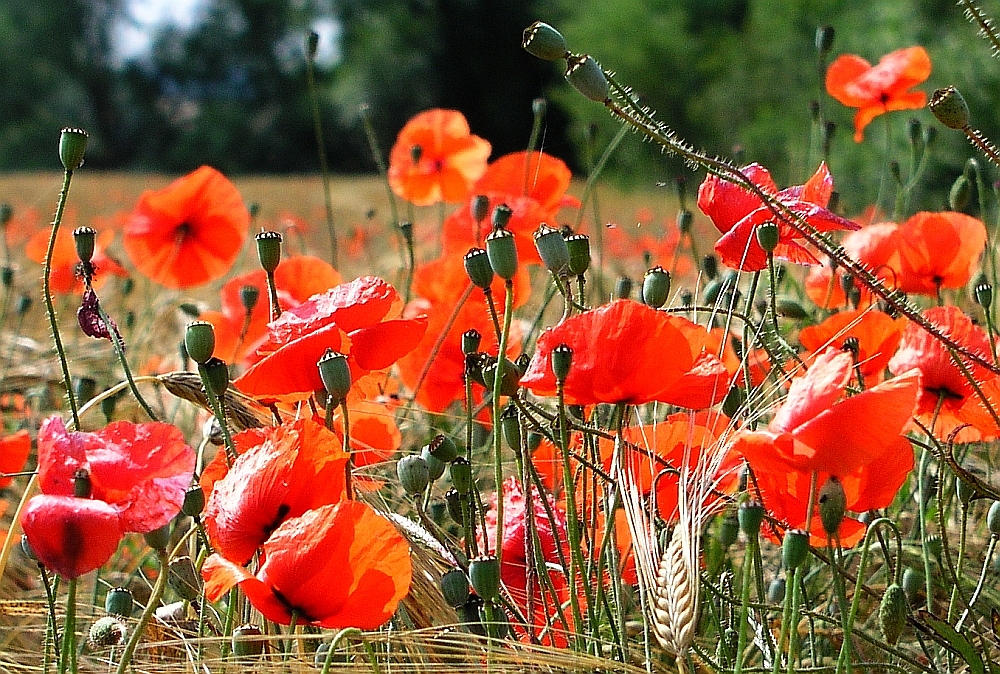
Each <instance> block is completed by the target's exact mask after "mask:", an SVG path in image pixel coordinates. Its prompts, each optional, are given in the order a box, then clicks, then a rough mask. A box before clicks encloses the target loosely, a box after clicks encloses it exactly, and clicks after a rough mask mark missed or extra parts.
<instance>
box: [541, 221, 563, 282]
mask: <svg viewBox="0 0 1000 674" xmlns="http://www.w3.org/2000/svg"><path fill="white" fill-rule="evenodd" d="M534 236H535V248H536V249H537V250H538V257H540V258H542V264H544V265H545V268H546V269H548V270H549V271H550V272H552V274H554V275H556V276H561V275H563V274H565V273H566V269H567V267H568V266H569V247H567V246H566V239H564V238H563V235H562V233H561V232H560V231H559V230H558V229H556V228H555V227H549V226H548V225H546V224H545V223H544V222H543V223H542V224H541V225H540V226H539V227H538V229H537V230H535V235H534Z"/></svg>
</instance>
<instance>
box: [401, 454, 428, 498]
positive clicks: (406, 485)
mask: <svg viewBox="0 0 1000 674" xmlns="http://www.w3.org/2000/svg"><path fill="white" fill-rule="evenodd" d="M396 477H398V478H399V484H400V485H401V486H402V487H403V489H404V490H406V493H407V494H422V493H423V492H424V490H425V489H427V484H428V483H429V482H430V479H431V476H430V468H429V467H428V466H427V462H426V461H424V460H423V458H421V457H420V456H417V455H416V454H411V455H409V456H404V457H403V458H402V459H400V460H399V462H398V463H396Z"/></svg>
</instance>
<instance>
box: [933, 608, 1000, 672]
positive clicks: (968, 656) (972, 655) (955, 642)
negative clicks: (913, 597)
mask: <svg viewBox="0 0 1000 674" xmlns="http://www.w3.org/2000/svg"><path fill="white" fill-rule="evenodd" d="M994 613H995V611H994ZM919 615H920V619H921V620H922V621H923V622H924V623H926V624H927V625H928V626H930V628H931V629H933V630H934V631H935V632H936V633H937V635H938V636H939V637H941V638H942V639H944V640H945V642H946V643H947V645H949V646H951V647H952V648H953V649H954V650H955V651H956V652H957V653H958V654H959V656H961V657H962V659H964V660H965V663H966V664H967V665H969V671H970V672H971V673H972V674H986V665H985V663H983V658H982V656H981V655H979V653H977V652H976V647H975V646H973V645H972V642H971V641H969V638H968V637H966V636H965V635H964V634H960V633H959V632H958V631H957V630H955V628H954V627H952V626H951V624H949V623H948V622H946V621H944V620H940V619H938V618H935V617H934V616H933V615H931V614H930V613H928V612H927V611H920V614H919Z"/></svg>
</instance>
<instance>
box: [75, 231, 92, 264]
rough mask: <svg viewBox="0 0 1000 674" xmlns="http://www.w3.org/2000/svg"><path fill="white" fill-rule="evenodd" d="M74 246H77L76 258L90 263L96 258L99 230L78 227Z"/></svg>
mask: <svg viewBox="0 0 1000 674" xmlns="http://www.w3.org/2000/svg"><path fill="white" fill-rule="evenodd" d="M73 244H74V245H75V246H76V256H77V257H78V258H80V262H90V261H91V260H92V259H93V258H94V246H95V245H96V244H97V230H96V229H94V228H93V227H77V228H76V229H74V230H73Z"/></svg>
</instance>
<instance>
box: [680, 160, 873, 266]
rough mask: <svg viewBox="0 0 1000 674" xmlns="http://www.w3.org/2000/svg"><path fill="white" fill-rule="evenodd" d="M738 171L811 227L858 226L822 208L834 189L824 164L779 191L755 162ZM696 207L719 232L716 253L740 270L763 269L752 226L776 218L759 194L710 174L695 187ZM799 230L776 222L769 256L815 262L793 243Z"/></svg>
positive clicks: (762, 255)
mask: <svg viewBox="0 0 1000 674" xmlns="http://www.w3.org/2000/svg"><path fill="white" fill-rule="evenodd" d="M742 171H743V173H744V174H745V175H746V176H747V177H748V178H750V180H751V181H753V183H754V184H755V185H756V186H757V187H758V188H760V190H761V192H763V193H765V194H770V195H772V196H774V198H775V199H777V200H778V201H780V202H781V203H782V204H783V205H784V206H785V207H786V208H788V209H789V210H791V211H792V212H794V213H796V214H797V215H799V216H800V217H802V218H803V219H804V220H805V221H806V222H807V223H809V224H810V225H811V226H812V227H813V228H814V229H816V230H818V231H821V232H828V231H831V230H837V229H845V230H853V229H858V225H857V224H855V223H853V222H851V221H850V220H847V219H845V218H842V217H840V216H839V215H836V214H835V213H832V212H830V211H828V210H827V209H826V205H827V204H828V203H829V202H830V195H831V194H832V193H833V177H832V176H831V175H830V171H829V169H827V167H826V163H825V162H824V163H822V164H820V166H819V168H818V169H816V173H814V174H813V176H812V177H811V178H810V179H809V180H808V181H807V182H806V183H805V184H804V185H796V186H795V187H789V188H786V189H784V190H781V191H778V186H777V185H776V184H775V182H774V180H773V179H772V178H771V174H770V173H769V172H768V170H767V169H766V168H764V167H763V166H761V165H760V164H750V165H749V166H744V167H743V169H742ZM698 208H700V209H701V210H702V212H703V213H704V214H705V215H707V216H708V217H710V218H711V219H712V222H713V223H714V224H715V226H716V228H717V229H718V230H719V231H720V232H722V237H721V238H720V239H719V240H718V241H716V242H715V252H717V253H718V254H719V258H720V259H721V260H722V262H723V263H724V264H726V265H728V266H730V267H732V268H733V269H739V270H741V271H761V270H763V269H766V268H767V254H766V253H765V252H764V249H763V248H761V247H760V244H759V243H758V242H757V227H758V226H759V225H761V224H763V223H765V222H773V221H774V220H775V215H774V213H772V212H771V209H769V208H768V207H767V206H766V205H765V204H764V202H763V201H761V199H760V198H759V197H758V196H756V195H755V194H752V193H751V192H748V191H746V190H745V189H743V188H742V187H739V186H737V185H734V184H733V183H731V182H728V181H726V180H723V179H722V178H720V177H718V176H715V175H709V176H707V177H706V178H705V180H704V181H703V182H702V183H701V186H700V187H699V188H698ZM798 238H799V234H798V232H797V231H796V230H795V229H794V228H792V226H791V225H787V224H784V223H781V222H779V223H778V245H777V247H776V248H775V249H774V256H775V257H776V258H778V259H781V260H787V261H789V262H794V263H795V264H818V263H819V260H817V259H816V256H814V255H813V254H812V253H811V252H810V251H809V250H808V249H807V248H805V247H804V246H803V245H802V244H800V243H798V241H796V239H798Z"/></svg>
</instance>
